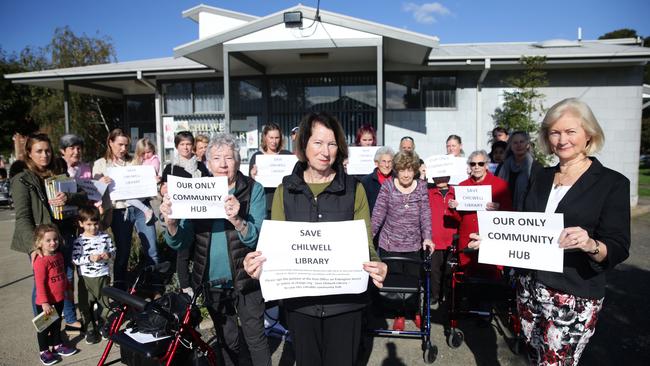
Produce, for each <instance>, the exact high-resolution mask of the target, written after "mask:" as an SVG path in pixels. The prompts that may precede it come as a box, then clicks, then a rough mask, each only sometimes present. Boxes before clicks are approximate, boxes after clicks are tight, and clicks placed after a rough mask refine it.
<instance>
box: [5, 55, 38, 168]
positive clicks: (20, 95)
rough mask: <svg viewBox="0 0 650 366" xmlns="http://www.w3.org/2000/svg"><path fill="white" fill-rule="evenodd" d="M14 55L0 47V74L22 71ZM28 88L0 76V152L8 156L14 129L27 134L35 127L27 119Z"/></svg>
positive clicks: (28, 107) (11, 147)
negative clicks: (8, 53)
mask: <svg viewBox="0 0 650 366" xmlns="http://www.w3.org/2000/svg"><path fill="white" fill-rule="evenodd" d="M24 71H25V68H24V67H23V66H22V64H21V62H20V60H19V59H18V58H17V57H16V55H7V53H6V52H5V51H4V50H3V49H2V48H0V74H2V75H4V74H12V73H19V72H24ZM29 96H30V90H29V87H27V86H24V85H17V84H12V83H11V81H10V80H7V79H5V78H0V153H1V154H3V155H5V156H8V155H10V154H11V152H12V151H13V142H12V140H11V137H12V136H13V134H14V133H15V132H16V131H20V132H21V133H23V134H29V133H31V132H33V131H35V130H36V129H37V127H36V126H35V124H34V123H32V122H31V119H29V110H30V108H31V104H30V103H29Z"/></svg>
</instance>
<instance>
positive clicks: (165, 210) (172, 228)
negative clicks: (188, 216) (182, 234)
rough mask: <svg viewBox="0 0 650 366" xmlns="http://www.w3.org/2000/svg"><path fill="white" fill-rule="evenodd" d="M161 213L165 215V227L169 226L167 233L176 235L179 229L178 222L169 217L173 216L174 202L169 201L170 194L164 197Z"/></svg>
mask: <svg viewBox="0 0 650 366" xmlns="http://www.w3.org/2000/svg"><path fill="white" fill-rule="evenodd" d="M160 213H161V214H162V215H163V219H164V220H165V225H167V231H168V232H169V234H170V235H172V236H173V235H174V234H176V230H177V229H178V226H177V225H178V220H176V219H172V218H170V217H169V215H171V214H172V202H171V200H170V199H169V195H168V194H165V196H163V201H162V203H161V204H160Z"/></svg>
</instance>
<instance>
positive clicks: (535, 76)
mask: <svg viewBox="0 0 650 366" xmlns="http://www.w3.org/2000/svg"><path fill="white" fill-rule="evenodd" d="M519 62H520V63H521V65H522V66H524V71H523V72H522V73H521V74H519V75H513V76H510V77H508V78H507V79H506V80H505V84H506V85H508V86H510V87H512V88H514V90H513V91H504V92H503V98H504V103H503V106H502V107H499V108H497V109H496V110H495V111H494V114H493V115H492V118H493V119H494V124H495V127H504V128H506V129H507V130H508V131H511V132H513V131H526V132H528V134H530V136H531V140H532V141H534V139H535V137H536V136H537V132H538V131H539V121H540V120H541V118H542V116H543V114H544V112H545V109H544V106H543V104H542V101H543V99H544V94H542V93H541V92H540V91H539V88H542V87H545V86H547V85H548V80H547V78H546V71H544V70H543V67H544V64H545V63H546V58H545V57H542V56H536V57H522V58H521V59H520V60H519ZM531 145H533V146H532V147H533V152H534V155H535V158H536V159H537V160H538V161H539V162H541V163H545V162H546V161H547V157H546V155H545V154H543V153H542V152H541V151H539V149H538V148H537V147H536V146H534V144H531Z"/></svg>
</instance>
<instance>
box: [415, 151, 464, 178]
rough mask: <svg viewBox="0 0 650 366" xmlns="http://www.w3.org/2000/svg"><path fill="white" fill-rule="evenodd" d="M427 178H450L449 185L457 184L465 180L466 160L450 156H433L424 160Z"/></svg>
mask: <svg viewBox="0 0 650 366" xmlns="http://www.w3.org/2000/svg"><path fill="white" fill-rule="evenodd" d="M424 164H425V165H426V166H427V177H429V179H431V178H436V177H451V178H450V179H449V184H458V183H460V182H462V181H464V180H465V179H467V177H468V175H467V160H466V159H465V158H461V157H456V156H452V155H433V156H430V157H428V158H426V160H424Z"/></svg>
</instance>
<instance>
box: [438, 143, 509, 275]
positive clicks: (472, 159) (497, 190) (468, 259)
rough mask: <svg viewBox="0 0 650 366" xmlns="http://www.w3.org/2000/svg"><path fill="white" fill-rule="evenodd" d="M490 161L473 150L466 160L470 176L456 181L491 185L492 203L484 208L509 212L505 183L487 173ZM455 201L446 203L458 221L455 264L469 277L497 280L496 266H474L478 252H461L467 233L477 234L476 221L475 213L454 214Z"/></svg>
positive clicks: (482, 151)
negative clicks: (457, 262)
mask: <svg viewBox="0 0 650 366" xmlns="http://www.w3.org/2000/svg"><path fill="white" fill-rule="evenodd" d="M489 162H490V158H489V157H488V154H487V152H485V151H484V150H480V151H474V152H473V153H471V154H470V156H469V158H468V159H467V164H468V165H469V168H470V171H471V172H470V177H469V178H468V179H467V180H464V181H462V182H460V184H459V185H460V186H485V185H489V186H492V202H489V203H488V204H487V207H486V209H487V210H490V211H510V210H512V198H511V195H510V190H509V189H508V182H506V181H504V180H503V179H501V178H499V177H496V176H494V175H493V174H492V173H490V172H489V171H488V163H489ZM456 207H458V202H457V201H456V200H455V197H454V196H453V193H452V197H451V199H450V200H449V208H451V209H452V210H450V212H451V214H452V215H453V216H454V217H456V218H457V219H458V220H459V221H460V227H459V230H458V234H459V236H460V238H459V241H458V250H459V261H460V267H461V268H463V269H465V271H466V273H467V274H469V275H472V276H478V277H483V278H496V277H498V273H497V271H496V270H497V267H495V266H493V265H488V264H479V263H478V252H474V253H463V252H462V250H463V249H465V248H466V247H467V243H469V234H471V233H476V232H478V218H477V215H476V211H456Z"/></svg>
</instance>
